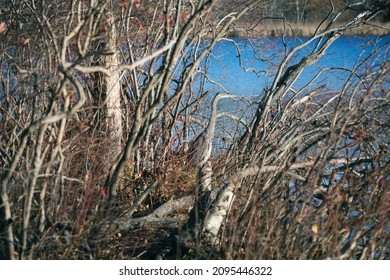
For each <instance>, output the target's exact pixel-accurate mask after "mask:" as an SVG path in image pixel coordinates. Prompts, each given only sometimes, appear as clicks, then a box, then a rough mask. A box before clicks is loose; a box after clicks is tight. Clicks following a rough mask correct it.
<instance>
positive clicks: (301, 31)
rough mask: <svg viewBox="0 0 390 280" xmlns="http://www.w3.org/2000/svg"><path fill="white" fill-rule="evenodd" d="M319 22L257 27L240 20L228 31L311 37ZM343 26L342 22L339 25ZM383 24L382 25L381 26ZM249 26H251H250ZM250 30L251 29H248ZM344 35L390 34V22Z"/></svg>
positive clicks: (236, 34)
mask: <svg viewBox="0 0 390 280" xmlns="http://www.w3.org/2000/svg"><path fill="white" fill-rule="evenodd" d="M318 25H319V23H308V24H299V25H297V24H294V23H293V24H289V25H287V24H286V25H283V23H281V22H280V21H278V22H267V23H261V24H259V25H257V26H255V27H253V26H250V25H249V24H248V23H244V22H238V23H237V26H236V28H235V29H234V30H232V31H230V32H228V36H229V37H241V38H245V37H252V38H255V37H257V38H261V37H280V36H282V35H284V36H286V37H296V36H300V37H310V36H312V35H313V34H314V32H315V31H316V29H317V27H318ZM325 26H326V24H323V25H322V28H320V29H319V32H321V30H323V28H324V27H325ZM338 26H342V24H340V25H338ZM380 26H382V27H380ZM248 27H249V28H248ZM247 30H249V31H247ZM343 35H347V36H358V35H360V36H370V35H374V36H375V35H390V24H389V23H386V24H385V23H371V24H366V25H362V26H359V27H357V28H353V29H349V30H346V31H344V33H343Z"/></svg>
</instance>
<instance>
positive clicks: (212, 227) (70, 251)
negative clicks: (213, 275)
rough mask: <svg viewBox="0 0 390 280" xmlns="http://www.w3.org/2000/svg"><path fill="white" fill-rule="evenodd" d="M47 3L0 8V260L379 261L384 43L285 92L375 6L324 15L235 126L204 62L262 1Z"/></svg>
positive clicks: (387, 197)
mask: <svg viewBox="0 0 390 280" xmlns="http://www.w3.org/2000/svg"><path fill="white" fill-rule="evenodd" d="M51 2H53V3H51V5H49V4H46V2H45V1H34V2H31V3H30V2H29V1H0V3H1V5H0V65H1V70H2V71H1V72H0V187H1V199H0V258H2V259H4V258H8V259H92V258H103V259H124V258H132V259H137V258H183V259H207V258H222V259H324V258H335V259H389V258H390V256H389V254H390V243H389V242H390V241H389V234H390V220H389V206H390V205H389V203H390V192H389V174H390V172H389V171H390V165H389V144H390V143H389V132H390V131H389V109H390V98H389V85H390V80H389V74H390V72H389V70H390V62H389V59H383V58H384V57H385V58H386V57H389V41H388V37H386V36H384V37H381V38H378V39H377V41H376V44H375V45H374V46H373V47H371V48H367V50H366V52H365V53H364V54H362V56H361V57H360V58H359V61H357V62H356V64H355V66H354V68H353V69H342V68H335V69H321V70H319V71H318V73H317V75H316V76H315V78H313V79H312V80H311V81H309V82H308V83H307V84H306V85H304V86H301V87H298V86H297V83H296V81H297V80H298V79H299V78H300V76H301V74H302V71H303V69H305V68H306V67H308V66H310V65H313V64H314V63H316V62H317V61H318V60H319V59H321V58H322V57H323V56H326V55H327V54H326V50H327V49H328V47H329V46H330V45H332V44H333V43H334V42H335V41H336V40H337V39H338V38H339V37H340V36H342V34H343V33H344V32H347V31H348V30H350V29H354V28H357V27H360V26H362V25H367V24H370V22H371V21H372V20H375V18H376V17H377V16H381V15H382V14H383V12H384V11H386V12H387V11H388V10H389V5H390V4H389V3H388V2H386V1H379V2H378V3H377V4H376V5H373V6H369V7H368V6H367V5H363V6H356V5H351V6H347V7H345V8H342V9H339V10H336V8H335V7H334V6H332V5H330V6H329V9H330V12H329V13H328V14H327V15H326V17H325V18H324V21H323V22H322V23H321V25H320V26H319V27H318V29H317V30H316V31H315V33H314V34H312V36H311V37H310V38H308V40H306V41H303V42H302V43H301V44H300V45H298V46H296V47H294V48H291V49H287V46H286V53H285V54H284V56H283V58H282V60H281V61H280V62H278V65H276V66H275V65H273V67H274V68H272V67H270V72H268V73H266V75H271V74H272V77H273V83H272V84H271V85H270V87H269V88H266V89H264V90H263V91H262V92H259V93H258V96H257V97H256V99H255V100H249V101H248V100H246V101H245V102H242V104H240V108H242V107H243V106H244V104H245V106H246V108H245V109H246V110H247V111H248V113H247V114H246V115H245V116H241V117H240V116H233V115H232V113H231V112H228V111H222V112H221V111H218V112H217V111H216V108H217V101H218V99H219V98H221V97H222V93H221V91H224V87H223V81H213V80H211V78H210V77H209V76H208V74H207V70H208V63H207V62H208V61H209V60H210V59H211V57H212V50H213V48H214V46H215V45H216V44H217V43H218V42H220V41H222V40H225V41H226V42H230V43H231V44H233V45H234V46H235V47H237V56H238V57H239V58H240V56H241V53H240V49H239V47H238V45H236V44H235V41H234V40H231V39H230V38H228V37H227V36H228V35H229V34H233V33H234V32H236V31H237V32H239V33H240V34H245V35H246V36H247V38H244V39H246V40H248V41H247V42H248V45H250V46H252V47H253V50H254V52H255V53H256V54H259V53H260V52H261V50H259V49H258V48H257V46H256V43H257V42H258V40H253V38H258V35H259V34H257V33H256V32H261V31H259V29H258V26H257V28H254V26H249V25H248V26H246V25H245V24H244V25H242V24H241V25H236V24H235V22H236V21H237V20H239V19H240V18H242V17H243V16H245V17H246V18H248V17H249V18H250V17H254V18H256V19H259V21H258V22H257V23H260V22H262V21H263V20H264V21H266V20H267V13H266V11H264V9H263V8H264V7H266V5H265V4H266V1H264V0H262V1H259V0H257V1H235V2H234V5H233V4H232V6H231V7H230V9H232V10H234V11H233V12H232V11H230V9H229V13H227V14H225V13H224V10H223V9H218V1H211V0H197V1H195V0H194V1H187V0H182V1H154V2H150V3H149V2H148V3H146V1H97V0H96V1H95V0H90V1H87V0H75V1H71V2H70V3H69V1H62V0H55V1H51ZM215 2H216V3H215ZM249 2H250V3H249ZM344 14H347V15H348V16H349V17H350V21H347V22H345V17H344V19H343V20H344V21H343V22H342V23H340V22H339V21H338V19H339V17H340V16H341V15H344ZM260 18H261V19H260ZM272 20H275V18H273V19H272ZM244 22H247V21H244ZM281 22H283V23H285V21H284V19H281ZM257 23H255V24H256V25H257ZM285 26H286V27H287V28H288V26H289V25H288V24H286V25H285ZM378 28H380V27H379V26H378ZM386 40H387V41H386ZM283 42H284V41H283ZM313 45H314V47H313ZM301 49H309V51H308V52H307V54H306V55H305V56H304V57H303V58H301V59H299V60H298V61H296V56H295V55H296V54H297V53H298V52H299V51H300V50H301ZM256 57H261V56H255V58H256ZM239 61H240V62H241V63H242V61H241V60H240V59H239ZM268 63H269V64H270V65H271V64H273V63H272V62H271V61H269V62H268ZM242 67H244V65H242ZM271 68H272V69H276V71H274V72H272V71H273V70H271ZM247 70H248V71H252V70H253V69H252V70H250V69H247ZM329 73H330V74H332V75H338V76H339V77H340V79H343V82H342V86H340V88H339V89H337V90H334V89H332V87H331V86H329V85H328V84H327V83H328V80H327V77H328V76H327V75H328V74H329ZM340 73H341V74H340ZM257 74H258V75H262V72H258V73H257ZM341 77H342V78H341ZM210 84H212V85H213V87H210ZM229 96H230V97H231V98H232V97H233V98H234V96H231V95H229ZM229 96H228V97H229ZM210 98H213V100H212V101H210ZM235 102H241V101H240V100H239V99H238V100H236V101H235ZM214 105H215V106H214ZM214 107H215V108H214ZM210 108H211V109H212V112H211V115H210V117H209V118H207V117H206V118H201V117H200V115H202V114H203V115H204V114H205V112H208V111H207V110H208V109H210ZM213 109H215V110H213ZM226 120H228V121H226ZM225 122H226V123H228V124H227V127H225V129H226V130H228V131H229V134H228V136H226V135H222V134H220V133H219V132H220V130H218V129H216V128H215V126H216V125H217V124H220V125H221V126H222V125H223V124H225ZM221 131H222V130H221ZM195 159H196V160H195Z"/></svg>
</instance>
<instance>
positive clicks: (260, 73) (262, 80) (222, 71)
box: [207, 36, 390, 96]
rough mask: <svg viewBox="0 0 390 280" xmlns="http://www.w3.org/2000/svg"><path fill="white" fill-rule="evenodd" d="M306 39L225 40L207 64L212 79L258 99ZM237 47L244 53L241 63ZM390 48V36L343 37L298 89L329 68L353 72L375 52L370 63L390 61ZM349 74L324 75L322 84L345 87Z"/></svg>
mask: <svg viewBox="0 0 390 280" xmlns="http://www.w3.org/2000/svg"><path fill="white" fill-rule="evenodd" d="M306 40H307V38H286V40H285V43H286V46H284V44H283V42H282V40H281V39H280V38H263V39H256V40H252V41H247V40H244V39H233V40H232V41H221V42H219V43H217V45H216V46H215V49H214V50H213V52H212V54H213V57H212V58H211V59H210V61H209V62H208V63H207V67H208V68H209V70H208V71H209V72H208V73H209V76H210V78H211V79H213V80H215V81H217V82H219V83H221V85H222V86H223V87H224V88H225V89H226V90H227V91H228V92H230V93H232V94H236V95H240V96H253V95H255V96H258V95H259V94H261V93H262V92H263V90H264V88H265V87H270V86H271V85H272V82H273V78H274V76H275V73H276V71H277V67H278V65H279V64H280V62H281V61H282V59H283V57H284V56H285V53H286V52H289V51H290V50H291V49H292V48H293V47H294V46H297V45H298V44H300V43H301V42H304V41H306ZM235 44H236V46H237V47H238V48H239V50H240V52H241V60H240V59H239V57H238V55H237V54H238V52H237V48H236V46H235ZM389 45H390V36H384V37H377V36H342V37H340V38H338V39H337V40H336V41H335V42H334V43H333V44H332V45H331V46H330V47H329V48H328V50H327V52H326V55H325V56H324V57H322V58H321V59H320V60H319V61H318V62H316V63H315V64H314V65H312V66H310V67H308V68H307V69H305V70H304V71H303V73H302V74H301V76H300V78H299V79H298V81H297V83H296V87H298V88H299V87H300V86H303V85H304V84H305V83H307V82H308V81H309V80H310V79H311V78H312V77H314V74H315V73H318V71H320V70H321V69H323V68H326V67H343V68H348V69H352V68H353V67H354V66H355V65H356V63H358V62H361V61H363V60H364V59H365V58H367V56H368V55H369V54H370V53H372V52H373V51H375V55H374V56H373V57H372V58H370V61H373V60H374V59H377V58H378V57H379V62H381V61H382V62H383V61H386V60H389V59H390V51H389ZM314 46H315V45H314V44H310V45H309V46H308V47H307V48H304V49H302V50H300V51H299V52H298V53H297V55H296V56H295V57H294V58H293V60H292V62H291V63H297V62H298V61H299V60H300V59H301V58H302V57H303V56H304V55H307V54H309V53H310V51H311V50H312V48H313V47H314ZM240 61H241V64H242V66H243V67H245V68H247V70H248V69H249V68H251V70H248V71H245V70H244V68H243V67H240ZM253 70H254V71H256V72H257V73H255V72H254V71H253ZM348 75H349V73H347V72H345V71H342V70H333V71H329V72H326V73H324V74H323V75H321V76H320V78H319V80H318V82H319V83H320V82H322V83H325V84H327V85H328V86H329V88H330V89H336V88H337V87H338V86H341V85H342V84H343V82H344V80H345V78H346V77H347V76H348ZM210 87H212V85H211V84H210ZM214 87H215V86H214ZM219 91H220V90H219Z"/></svg>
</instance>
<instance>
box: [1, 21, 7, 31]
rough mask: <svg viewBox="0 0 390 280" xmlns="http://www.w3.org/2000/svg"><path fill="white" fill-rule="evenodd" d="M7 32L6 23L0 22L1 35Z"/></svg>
mask: <svg viewBox="0 0 390 280" xmlns="http://www.w3.org/2000/svg"><path fill="white" fill-rule="evenodd" d="M6 30H7V24H6V23H5V22H0V33H3V32H4V31H6Z"/></svg>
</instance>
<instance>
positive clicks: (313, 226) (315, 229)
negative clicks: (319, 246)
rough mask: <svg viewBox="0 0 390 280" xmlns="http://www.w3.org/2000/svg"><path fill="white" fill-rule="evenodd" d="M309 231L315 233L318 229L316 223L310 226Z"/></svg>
mask: <svg viewBox="0 0 390 280" xmlns="http://www.w3.org/2000/svg"><path fill="white" fill-rule="evenodd" d="M311 231H312V232H313V233H314V234H317V233H318V231H319V227H318V225H317V224H314V225H312V226H311Z"/></svg>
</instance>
